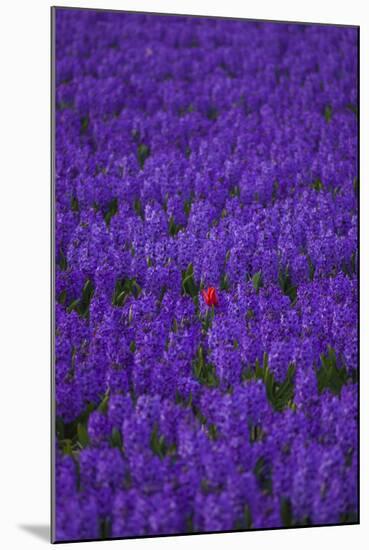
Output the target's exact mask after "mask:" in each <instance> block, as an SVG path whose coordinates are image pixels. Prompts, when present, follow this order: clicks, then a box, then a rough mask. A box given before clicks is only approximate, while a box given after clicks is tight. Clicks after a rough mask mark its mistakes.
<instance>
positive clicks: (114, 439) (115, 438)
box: [110, 427, 123, 450]
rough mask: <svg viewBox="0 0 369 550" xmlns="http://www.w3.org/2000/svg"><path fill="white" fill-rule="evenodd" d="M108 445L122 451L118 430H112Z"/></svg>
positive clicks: (120, 436)
mask: <svg viewBox="0 0 369 550" xmlns="http://www.w3.org/2000/svg"><path fill="white" fill-rule="evenodd" d="M110 443H111V446H112V447H116V448H117V449H120V450H122V449H123V441H122V435H121V433H120V431H119V430H118V428H115V427H114V428H113V430H112V432H111V438H110Z"/></svg>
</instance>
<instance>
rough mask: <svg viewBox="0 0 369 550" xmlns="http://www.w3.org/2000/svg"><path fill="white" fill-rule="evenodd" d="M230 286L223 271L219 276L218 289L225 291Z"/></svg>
mask: <svg viewBox="0 0 369 550" xmlns="http://www.w3.org/2000/svg"><path fill="white" fill-rule="evenodd" d="M229 288H230V284H229V279H228V275H227V274H226V273H224V274H223V275H222V276H221V278H220V290H224V291H225V292H227V291H228V290H229Z"/></svg>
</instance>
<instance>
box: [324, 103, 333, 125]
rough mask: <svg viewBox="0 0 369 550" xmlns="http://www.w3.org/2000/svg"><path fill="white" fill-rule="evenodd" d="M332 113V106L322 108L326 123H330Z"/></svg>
mask: <svg viewBox="0 0 369 550" xmlns="http://www.w3.org/2000/svg"><path fill="white" fill-rule="evenodd" d="M332 113H333V109H332V105H326V106H325V107H324V118H325V120H326V122H330V121H331V118H332Z"/></svg>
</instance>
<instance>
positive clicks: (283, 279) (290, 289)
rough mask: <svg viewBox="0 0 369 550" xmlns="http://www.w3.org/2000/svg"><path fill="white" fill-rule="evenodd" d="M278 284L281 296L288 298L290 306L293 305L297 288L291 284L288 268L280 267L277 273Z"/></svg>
mask: <svg viewBox="0 0 369 550" xmlns="http://www.w3.org/2000/svg"><path fill="white" fill-rule="evenodd" d="M278 282H279V286H280V288H281V290H282V292H283V294H285V295H286V296H288V297H289V299H290V300H291V303H292V305H294V304H295V303H296V299H297V286H294V285H293V284H292V280H291V275H290V272H289V268H288V266H287V267H280V269H279V272H278Z"/></svg>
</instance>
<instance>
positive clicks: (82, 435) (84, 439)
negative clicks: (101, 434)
mask: <svg viewBox="0 0 369 550" xmlns="http://www.w3.org/2000/svg"><path fill="white" fill-rule="evenodd" d="M77 437H78V442H79V444H80V445H81V447H83V448H85V447H87V445H88V444H89V442H90V439H89V437H88V433H87V428H86V425H85V424H80V423H79V424H78V425H77Z"/></svg>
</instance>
